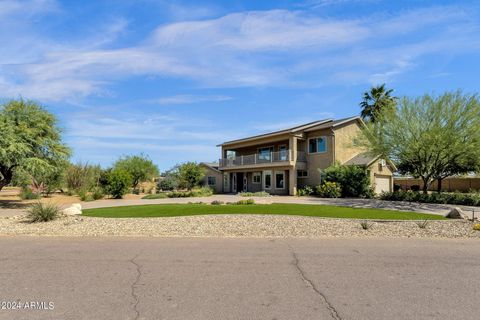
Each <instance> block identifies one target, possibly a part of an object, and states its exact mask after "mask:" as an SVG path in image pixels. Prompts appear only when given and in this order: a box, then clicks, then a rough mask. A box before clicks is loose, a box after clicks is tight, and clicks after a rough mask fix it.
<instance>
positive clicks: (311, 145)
mask: <svg viewBox="0 0 480 320" xmlns="http://www.w3.org/2000/svg"><path fill="white" fill-rule="evenodd" d="M325 151H327V139H326V137H317V138H310V139H308V153H320V152H325Z"/></svg>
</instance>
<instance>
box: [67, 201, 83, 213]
mask: <svg viewBox="0 0 480 320" xmlns="http://www.w3.org/2000/svg"><path fill="white" fill-rule="evenodd" d="M63 214H64V215H67V216H76V215H80V214H82V206H81V205H80V204H79V203H74V204H72V205H71V206H70V207H68V208H66V209H63Z"/></svg>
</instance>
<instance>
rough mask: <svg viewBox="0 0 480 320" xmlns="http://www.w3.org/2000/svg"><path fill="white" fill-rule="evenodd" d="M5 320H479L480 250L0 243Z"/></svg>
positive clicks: (403, 244) (397, 245)
mask: <svg viewBox="0 0 480 320" xmlns="http://www.w3.org/2000/svg"><path fill="white" fill-rule="evenodd" d="M0 248H1V255H0V300H1V301H17V300H21V301H22V302H23V303H24V302H25V301H34V302H45V304H44V305H45V306H46V307H48V302H53V304H54V309H53V310H35V309H34V308H30V309H27V310H21V311H19V310H0V319H179V320H188V319H209V320H210V319H222V320H224V319H269V320H273V319H277V320H280V319H288V320H292V319H301V320H308V319H382V320H384V319H389V320H391V319H417V320H418V319H478V318H479V315H480V279H479V274H480V242H478V241H475V240H473V241H467V240H419V239H415V240H414V239H405V240H382V239H317V240H307V239H287V240H269V239H213V238H212V239H180V238H179V239H174V238H167V239H165V238H141V239H140V238H48V237H43V238H36V237H28V238H22V237H1V238H0Z"/></svg>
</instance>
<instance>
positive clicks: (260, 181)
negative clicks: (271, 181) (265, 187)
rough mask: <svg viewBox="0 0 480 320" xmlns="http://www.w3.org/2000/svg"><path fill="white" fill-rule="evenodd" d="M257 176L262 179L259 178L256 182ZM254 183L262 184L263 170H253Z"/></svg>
mask: <svg viewBox="0 0 480 320" xmlns="http://www.w3.org/2000/svg"><path fill="white" fill-rule="evenodd" d="M255 176H258V177H260V179H259V180H258V182H255ZM252 183H253V184H261V183H262V172H261V171H258V172H253V173H252Z"/></svg>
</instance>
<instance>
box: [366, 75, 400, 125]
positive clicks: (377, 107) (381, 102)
mask: <svg viewBox="0 0 480 320" xmlns="http://www.w3.org/2000/svg"><path fill="white" fill-rule="evenodd" d="M392 92H393V89H389V90H386V89H385V83H384V84H382V85H379V86H376V87H372V88H371V89H370V91H366V92H365V93H364V94H363V101H362V102H360V107H361V108H362V112H361V113H360V116H361V117H362V119H363V120H366V121H371V122H375V121H377V120H378V117H379V116H380V114H381V113H382V112H383V111H385V110H386V109H393V107H394V106H395V103H396V100H397V97H392V96H391V93H392Z"/></svg>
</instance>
